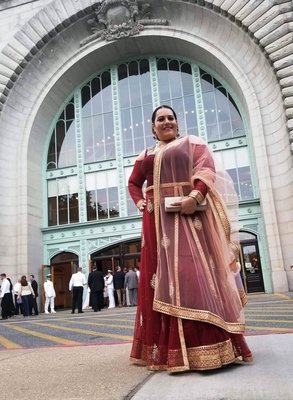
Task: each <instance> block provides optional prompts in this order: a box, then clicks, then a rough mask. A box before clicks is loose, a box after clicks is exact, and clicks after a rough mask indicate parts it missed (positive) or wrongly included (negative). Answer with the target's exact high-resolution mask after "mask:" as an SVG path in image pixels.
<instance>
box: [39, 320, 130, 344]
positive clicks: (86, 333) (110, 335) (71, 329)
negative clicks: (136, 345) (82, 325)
mask: <svg viewBox="0 0 293 400" xmlns="http://www.w3.org/2000/svg"><path fill="white" fill-rule="evenodd" d="M34 325H40V326H45V327H47V328H52V329H59V330H60V331H67V332H75V333H81V334H83V335H93V336H102V337H110V338H113V339H120V340H132V336H128V335H119V334H116V333H104V332H96V331H90V330H87V329H78V328H68V327H66V326H58V325H54V324H46V323H43V322H34Z"/></svg>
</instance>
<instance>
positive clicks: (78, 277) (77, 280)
mask: <svg viewBox="0 0 293 400" xmlns="http://www.w3.org/2000/svg"><path fill="white" fill-rule="evenodd" d="M86 284H87V280H86V277H85V274H83V272H82V268H81V267H78V268H77V272H76V273H75V274H72V276H71V279H70V282H69V290H70V291H72V311H71V314H74V313H75V309H76V308H77V309H78V313H79V314H80V313H83V311H82V296H83V287H84V286H85V285H86Z"/></svg>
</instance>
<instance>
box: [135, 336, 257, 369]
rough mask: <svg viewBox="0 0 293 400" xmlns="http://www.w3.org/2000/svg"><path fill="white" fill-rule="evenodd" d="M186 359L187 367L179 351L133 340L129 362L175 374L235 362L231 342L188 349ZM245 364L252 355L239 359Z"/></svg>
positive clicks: (235, 358) (213, 367)
mask: <svg viewBox="0 0 293 400" xmlns="http://www.w3.org/2000/svg"><path fill="white" fill-rule="evenodd" d="M186 357H187V358H188V364H189V366H188V367H187V366H186V365H184V357H183V354H182V350H181V349H174V350H168V351H167V349H166V348H165V347H160V348H158V346H157V345H156V344H154V345H153V346H146V345H142V344H141V342H139V341H138V340H134V342H133V349H132V354H131V356H130V362H131V363H133V364H136V365H144V366H146V367H147V369H148V370H151V371H159V370H167V371H168V372H170V373H176V372H181V371H186V370H188V369H189V370H197V371H204V370H210V369H216V368H220V367H221V366H223V365H227V364H231V363H233V362H235V361H236V360H237V354H235V351H234V348H233V345H232V342H231V340H230V339H229V340H227V341H225V342H220V343H216V344H212V345H206V346H199V347H190V348H187V349H186ZM241 359H243V360H244V361H246V362H250V361H252V359H253V357H252V355H250V354H249V355H247V356H245V357H244V356H243V357H241Z"/></svg>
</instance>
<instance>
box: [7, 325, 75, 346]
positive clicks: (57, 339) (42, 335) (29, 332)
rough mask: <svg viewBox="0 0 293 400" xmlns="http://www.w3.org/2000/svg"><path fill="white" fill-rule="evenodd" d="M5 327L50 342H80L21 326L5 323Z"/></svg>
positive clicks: (65, 343)
mask: <svg viewBox="0 0 293 400" xmlns="http://www.w3.org/2000/svg"><path fill="white" fill-rule="evenodd" d="M6 328H9V329H13V330H15V331H18V332H21V333H25V334H27V335H31V336H35V337H37V338H40V339H46V340H49V341H51V342H55V343H58V344H64V345H69V346H72V345H76V344H80V342H75V341H73V340H67V339H62V338H60V337H57V336H53V335H48V334H46V333H42V332H36V331H32V330H31V329H27V328H22V327H21V326H16V325H6Z"/></svg>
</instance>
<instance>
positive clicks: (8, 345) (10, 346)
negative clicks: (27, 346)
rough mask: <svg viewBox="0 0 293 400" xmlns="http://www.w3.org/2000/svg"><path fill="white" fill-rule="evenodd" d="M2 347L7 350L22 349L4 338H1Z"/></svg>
mask: <svg viewBox="0 0 293 400" xmlns="http://www.w3.org/2000/svg"><path fill="white" fill-rule="evenodd" d="M0 345H1V346H3V347H5V348H6V349H10V350H12V349H22V346H20V345H19V344H17V343H15V342H12V341H11V340H9V339H6V338H5V337H4V336H0Z"/></svg>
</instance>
